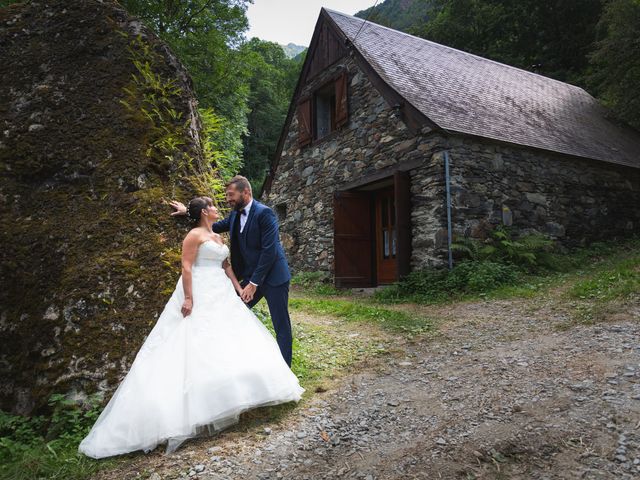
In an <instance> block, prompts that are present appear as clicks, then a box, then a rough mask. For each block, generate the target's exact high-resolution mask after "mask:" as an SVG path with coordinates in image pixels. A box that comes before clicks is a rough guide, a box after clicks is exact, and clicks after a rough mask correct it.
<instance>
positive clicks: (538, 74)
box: [322, 7, 592, 97]
mask: <svg viewBox="0 0 640 480" xmlns="http://www.w3.org/2000/svg"><path fill="white" fill-rule="evenodd" d="M322 9H323V10H326V11H327V12H331V13H335V14H337V15H341V16H343V17H348V18H352V19H355V20H361V21H362V22H366V23H371V24H373V25H375V26H376V27H378V28H384V29H385V30H390V31H392V32H395V33H399V34H401V35H404V36H407V37H411V38H415V39H416V40H421V41H423V42H426V43H429V44H431V45H436V46H438V47H442V48H445V49H447V50H452V51H454V52H460V53H463V54H465V55H469V56H472V57H475V58H477V59H480V60H484V61H486V62H491V63H495V64H497V65H500V66H502V67H507V68H511V69H513V70H517V71H519V72H523V73H526V74H529V75H534V76H536V77H541V78H543V79H545V80H550V81H552V82H556V83H561V84H562V85H567V86H569V87H571V88H575V89H578V90H581V91H582V92H584V93H586V94H587V95H589V96H590V97H592V95H591V94H590V93H589V92H587V91H586V90H585V89H584V88H582V87H579V86H577V85H573V84H571V83H567V82H563V81H562V80H556V79H555V78H551V77H547V76H545V75H542V74H540V73H535V72H530V71H529V70H525V69H523V68H518V67H514V66H513V65H509V64H507V63H502V62H498V61H497V60H492V59H490V58H486V57H481V56H480V55H476V54H475V53H470V52H465V51H464V50H460V49H458V48H454V47H450V46H448V45H444V44H442V43H438V42H434V41H433V40H427V39H426V38H422V37H418V36H416V35H411V34H410V33H406V32H403V31H401V30H396V29H395V28H391V27H386V26H384V25H380V24H379V23H375V22H372V21H370V20H365V19H363V18H360V17H356V16H354V15H349V14H347V13H342V12H339V11H337V10H332V9H330V8H326V7H322Z"/></svg>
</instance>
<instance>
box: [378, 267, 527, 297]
mask: <svg viewBox="0 0 640 480" xmlns="http://www.w3.org/2000/svg"><path fill="white" fill-rule="evenodd" d="M520 274H521V272H520V269H519V268H518V267H517V266H515V265H513V264H508V263H497V262H492V261H488V260H476V261H474V260H467V261H463V262H460V263H459V264H457V265H456V266H455V267H454V268H453V269H452V270H451V271H449V270H446V269H426V270H419V271H415V272H412V273H410V274H409V275H407V277H405V278H404V279H403V280H402V281H400V282H398V283H396V284H394V285H391V286H390V287H387V288H385V289H383V290H380V291H378V292H376V294H375V296H376V298H377V299H378V300H381V301H386V302H393V301H402V300H407V299H413V300H415V301H419V302H433V301H440V300H446V299H447V298H452V297H455V296H459V295H463V294H466V293H484V292H488V291H491V290H494V289H496V288H498V287H500V286H503V285H507V284H509V283H513V282H515V281H516V280H517V279H518V278H519V276H520Z"/></svg>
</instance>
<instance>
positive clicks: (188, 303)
mask: <svg viewBox="0 0 640 480" xmlns="http://www.w3.org/2000/svg"><path fill="white" fill-rule="evenodd" d="M191 310H193V300H191V299H190V298H185V299H184V302H182V310H180V311H181V312H182V316H183V317H187V316H189V315H191Z"/></svg>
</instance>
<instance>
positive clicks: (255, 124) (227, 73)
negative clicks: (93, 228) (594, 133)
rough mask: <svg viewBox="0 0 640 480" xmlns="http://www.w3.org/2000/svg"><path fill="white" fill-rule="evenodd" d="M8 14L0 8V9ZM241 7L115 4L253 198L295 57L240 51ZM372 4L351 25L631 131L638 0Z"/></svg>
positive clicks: (279, 49) (245, 44) (639, 54)
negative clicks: (466, 64)
mask: <svg viewBox="0 0 640 480" xmlns="http://www.w3.org/2000/svg"><path fill="white" fill-rule="evenodd" d="M254 1H264V0H254ZM11 3H16V1H15V0H0V7H3V6H6V5H9V4H11ZM250 3H252V0H171V1H161V0H121V4H122V5H123V6H124V7H125V8H126V9H127V10H128V11H129V12H130V13H131V14H132V15H135V16H137V17H139V18H140V19H141V20H142V21H143V22H144V23H145V24H146V25H147V26H149V27H150V28H151V29H153V31H154V32H155V33H156V34H157V35H158V36H160V38H162V39H163V40H164V41H165V42H166V43H167V44H168V45H169V46H170V47H171V48H172V50H173V51H174V52H175V53H176V55H177V56H178V57H179V58H180V60H181V61H182V62H183V64H184V65H185V66H186V67H187V69H188V71H189V73H190V74H191V76H192V78H193V81H194V86H195V91H196V95H197V98H198V101H199V105H200V107H201V108H202V109H203V110H206V111H207V112H208V113H207V114H208V115H209V117H210V118H211V115H214V116H215V119H216V120H215V121H216V124H217V126H218V128H216V129H210V135H211V137H212V138H210V139H209V141H210V144H211V145H215V146H216V148H217V149H218V150H219V151H220V154H219V156H218V158H219V161H220V162H221V163H220V165H221V170H223V171H224V173H225V175H229V174H230V173H231V172H233V171H235V172H237V171H240V172H241V173H243V174H245V175H246V176H248V177H249V179H250V180H251V181H252V183H253V185H254V187H255V188H256V190H258V192H257V193H259V191H260V187H261V185H262V182H263V180H264V178H265V176H266V173H267V171H268V169H269V165H270V162H271V160H272V157H273V156H274V154H275V149H276V145H277V141H278V138H279V136H280V133H281V131H282V128H283V125H284V121H285V118H286V113H287V110H288V107H289V103H290V101H291V97H292V95H293V90H294V88H295V85H296V81H297V77H298V75H299V72H300V69H301V67H302V63H303V60H304V55H305V53H303V54H301V55H298V56H297V57H295V58H290V56H291V48H292V47H293V46H292V45H288V46H284V47H283V46H281V45H278V44H276V43H272V42H268V41H264V40H261V39H258V38H252V39H248V38H247V36H246V33H247V30H248V20H247V15H246V11H247V8H248V6H249V4H250ZM373 4H374V2H372V7H371V8H369V9H366V10H363V11H361V12H358V13H357V14H356V15H357V16H359V17H362V18H367V19H368V20H370V21H372V22H376V23H380V24H382V25H385V26H389V27H391V28H395V29H398V30H402V31H405V32H407V33H411V34H413V35H417V36H420V37H423V38H426V39H429V40H432V41H435V42H438V43H442V44H445V45H448V46H451V47H454V48H458V49H461V50H464V51H467V52H471V53H474V54H477V55H480V56H483V57H487V58H490V59H493V60H497V61H500V62H503V63H506V64H509V65H513V66H515V67H518V68H523V69H526V70H530V71H534V72H537V73H540V74H542V75H545V76H549V77H552V78H555V79H557V80H561V81H564V82H569V83H572V84H575V85H578V86H580V87H583V88H585V89H586V90H587V91H588V92H589V93H591V94H592V95H594V96H595V97H596V98H598V99H599V100H600V101H601V102H602V103H603V104H604V105H605V106H607V107H608V108H609V109H610V110H611V111H612V113H613V116H615V117H616V118H617V119H618V120H621V121H623V122H625V123H627V124H629V125H631V126H632V127H634V128H636V129H640V0H581V1H579V2H578V1H575V0H519V1H517V2H514V1H512V0H385V1H382V2H377V3H375V6H374V5H373ZM318 13H319V12H318ZM346 13H349V12H346ZM285 50H286V52H285Z"/></svg>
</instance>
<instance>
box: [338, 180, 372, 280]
mask: <svg viewBox="0 0 640 480" xmlns="http://www.w3.org/2000/svg"><path fill="white" fill-rule="evenodd" d="M333 226H334V231H333V240H334V262H335V263H334V271H335V283H336V286H337V287H370V286H372V285H373V268H372V266H373V258H372V257H373V255H372V253H373V252H372V224H371V196H370V194H368V193H366V192H336V193H335V195H334V201H333Z"/></svg>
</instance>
